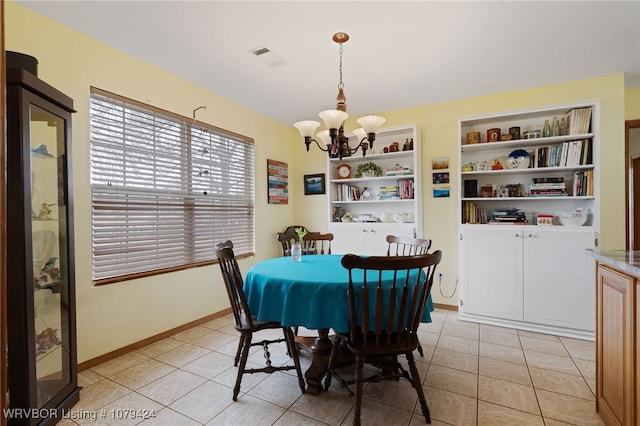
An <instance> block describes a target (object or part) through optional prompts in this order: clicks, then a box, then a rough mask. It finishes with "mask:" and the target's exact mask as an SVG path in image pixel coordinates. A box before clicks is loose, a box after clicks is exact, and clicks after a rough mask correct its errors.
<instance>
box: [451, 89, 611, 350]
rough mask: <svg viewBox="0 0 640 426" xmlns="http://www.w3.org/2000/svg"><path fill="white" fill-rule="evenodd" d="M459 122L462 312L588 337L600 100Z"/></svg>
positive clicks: (500, 322) (492, 321) (591, 315)
mask: <svg viewBox="0 0 640 426" xmlns="http://www.w3.org/2000/svg"><path fill="white" fill-rule="evenodd" d="M458 124H459V126H458V138H459V139H458V144H459V148H460V149H459V161H458V164H459V167H460V170H459V173H458V182H459V188H458V193H459V197H458V201H459V206H460V208H459V222H458V223H459V284H460V288H459V294H460V306H459V316H460V318H461V319H464V320H468V321H475V322H480V323H486V324H495V325H501V326H506V327H514V328H519V329H525V330H531V331H538V332H545V333H546V332H549V333H554V334H558V335H566V336H571V337H577V338H583V339H593V337H594V330H595V328H594V324H595V320H594V311H595V304H594V298H593V294H594V289H595V278H594V271H595V267H594V265H593V259H590V258H589V256H587V254H586V253H587V251H586V250H587V249H589V248H593V247H595V246H597V239H598V232H599V221H600V220H599V211H600V206H599V183H598V182H599V168H598V164H599V156H598V152H599V102H597V101H593V102H584V103H576V104H569V105H556V106H550V107H543V108H536V109H529V110H522V111H510V112H505V113H500V114H491V115H483V116H472V117H464V118H461V119H460V120H459V122H458ZM488 140H492V141H491V142H489V141H488ZM570 225H571V226H570ZM567 301H571V303H567Z"/></svg>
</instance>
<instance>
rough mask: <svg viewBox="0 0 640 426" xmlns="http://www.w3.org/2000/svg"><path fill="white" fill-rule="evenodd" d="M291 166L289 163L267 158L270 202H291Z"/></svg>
mask: <svg viewBox="0 0 640 426" xmlns="http://www.w3.org/2000/svg"><path fill="white" fill-rule="evenodd" d="M288 175H289V167H288V165H287V163H283V162H282V161H277V160H269V159H267V185H268V190H269V201H268V203H269V204H288V203H289V177H288Z"/></svg>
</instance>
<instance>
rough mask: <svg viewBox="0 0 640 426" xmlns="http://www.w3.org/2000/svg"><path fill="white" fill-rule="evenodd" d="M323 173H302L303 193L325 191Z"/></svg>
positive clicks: (322, 192)
mask: <svg viewBox="0 0 640 426" xmlns="http://www.w3.org/2000/svg"><path fill="white" fill-rule="evenodd" d="M324 187H325V181H324V173H318V174H315V175H304V195H314V194H324V193H325V188H324Z"/></svg>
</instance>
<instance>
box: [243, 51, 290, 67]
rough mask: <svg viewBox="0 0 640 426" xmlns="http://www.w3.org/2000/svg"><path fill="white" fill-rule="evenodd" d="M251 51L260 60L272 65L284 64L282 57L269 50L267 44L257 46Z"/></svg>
mask: <svg viewBox="0 0 640 426" xmlns="http://www.w3.org/2000/svg"><path fill="white" fill-rule="evenodd" d="M249 52H251V53H253V54H254V55H255V56H256V58H258V59H259V60H260V62H262V63H264V64H266V65H269V66H271V67H275V66H277V65H282V64H284V61H283V60H282V58H281V57H280V56H278V55H276V54H275V53H273V52H272V51H271V50H269V48H268V47H266V46H260V47H256V48H254V49H251V50H250V51H249Z"/></svg>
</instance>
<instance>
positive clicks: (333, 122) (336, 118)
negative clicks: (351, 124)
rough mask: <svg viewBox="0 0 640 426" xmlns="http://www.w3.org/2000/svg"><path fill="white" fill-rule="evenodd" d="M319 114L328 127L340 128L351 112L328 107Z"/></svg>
mask: <svg viewBox="0 0 640 426" xmlns="http://www.w3.org/2000/svg"><path fill="white" fill-rule="evenodd" d="M318 115H319V116H320V118H322V119H323V120H324V125H325V126H326V127H327V129H338V128H340V126H341V125H342V122H343V121H344V120H346V119H347V118H349V114H347V113H346V112H344V111H339V110H337V109H327V110H325V111H321V112H320V113H319V114H318Z"/></svg>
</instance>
